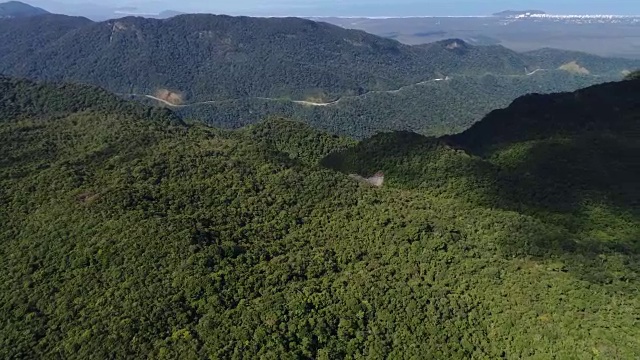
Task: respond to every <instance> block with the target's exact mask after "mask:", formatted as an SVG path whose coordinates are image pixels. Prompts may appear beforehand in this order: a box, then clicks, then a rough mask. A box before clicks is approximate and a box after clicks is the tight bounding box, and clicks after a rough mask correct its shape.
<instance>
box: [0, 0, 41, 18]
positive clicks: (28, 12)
mask: <svg viewBox="0 0 640 360" xmlns="http://www.w3.org/2000/svg"><path fill="white" fill-rule="evenodd" d="M46 14H49V12H48V11H46V10H44V9H41V8H38V7H35V6H31V5H29V4H25V3H23V2H20V1H7V2H3V3H0V19H3V18H25V17H31V16H38V15H46Z"/></svg>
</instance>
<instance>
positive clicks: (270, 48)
mask: <svg viewBox="0 0 640 360" xmlns="http://www.w3.org/2000/svg"><path fill="white" fill-rule="evenodd" d="M38 19H39V20H40V21H41V22H42V23H44V24H46V26H47V27H53V29H51V30H47V29H44V28H43V26H39V24H38V22H37V20H36V19H33V20H32V21H30V24H29V25H24V24H16V22H0V34H1V35H0V41H1V42H2V43H3V48H4V49H6V50H11V51H6V52H3V54H4V55H3V56H0V72H1V73H6V74H11V75H18V76H26V77H32V78H37V79H47V80H73V81H80V82H86V83H92V84H96V85H100V86H104V87H106V88H108V89H110V90H112V91H115V92H119V93H139V94H154V92H155V91H157V90H158V89H167V90H170V91H172V92H175V93H177V94H180V95H181V97H182V100H183V101H187V100H188V101H191V102H194V101H206V100H221V99H236V98H246V97H271V98H277V97H290V98H293V99H301V100H304V99H307V98H312V97H315V98H317V99H319V100H322V99H324V100H330V99H334V98H336V97H339V96H343V95H354V94H361V93H364V92H369V91H373V90H393V89H398V88H400V87H402V86H406V85H410V84H415V83H417V82H420V81H425V80H432V79H435V78H444V76H447V75H455V74H467V75H469V74H474V75H484V74H485V73H491V74H494V75H525V74H526V73H527V71H534V70H536V69H538V68H540V67H541V66H540V64H538V60H540V59H538V58H536V57H530V56H527V55H524V54H519V53H516V52H513V51H510V50H508V49H506V48H503V47H500V46H492V47H486V48H485V47H473V46H471V45H468V44H465V43H464V42H462V41H461V40H455V39H454V40H449V41H445V42H438V43H435V44H429V45H421V46H407V45H403V44H401V43H399V42H396V41H394V40H390V39H385V38H380V37H377V36H374V35H370V34H367V33H364V32H361V31H356V30H346V29H343V28H340V27H337V26H334V25H329V24H326V23H318V22H313V21H310V20H304V19H298V18H249V17H229V16H216V15H182V16H176V17H173V18H171V19H166V20H159V19H144V18H134V17H129V18H123V19H117V20H110V21H107V22H100V23H85V21H84V19H82V20H80V19H76V18H71V17H63V16H58V17H45V18H38ZM79 24H82V25H84V26H78V25H79ZM27 26H29V27H30V28H31V30H32V32H28V31H25V29H26V27H27ZM60 29H66V30H67V31H66V34H64V35H63V34H61V32H60ZM48 32H54V33H55V36H51V37H48V39H49V41H43V40H42V39H43V38H44V37H46V34H47V33H48ZM34 42H37V48H36V47H35V46H34V44H33V43H34ZM25 49H30V50H32V51H30V52H26V51H25ZM12 53H17V54H21V56H20V57H17V56H11V55H10V54H12ZM583 56H585V57H587V58H588V57H589V56H587V55H583ZM558 57H559V55H558ZM562 60H563V62H558V61H556V62H555V63H554V61H553V59H549V58H548V57H545V58H544V65H545V68H546V69H548V70H552V69H556V68H558V67H559V66H561V65H563V64H564V63H565V62H570V61H571V57H568V58H566V59H562ZM573 60H577V59H573ZM607 64H608V67H605V68H598V69H597V70H598V71H597V72H596V71H594V74H600V75H602V74H608V75H612V74H613V75H615V76H621V75H620V73H621V71H623V70H625V69H626V70H630V69H634V68H635V67H640V64H639V63H638V62H634V61H632V60H614V59H612V60H609V61H608V63H607Z"/></svg>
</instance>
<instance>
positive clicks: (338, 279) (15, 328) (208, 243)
mask: <svg viewBox="0 0 640 360" xmlns="http://www.w3.org/2000/svg"><path fill="white" fill-rule="evenodd" d="M0 84H1V86H2V88H1V89H2V92H1V93H0V109H1V110H2V111H3V112H2V113H0V153H2V154H3V156H2V157H1V158H0V242H1V243H2V246H0V260H2V261H0V318H2V319H3V321H2V322H0V358H7V359H9V358H68V359H74V358H77V359H86V358H92V357H94V358H143V357H152V358H160V359H163V358H164V359H173V358H182V359H200V358H202V359H204V358H261V357H262V358H301V359H344V358H360V357H368V358H372V359H385V358H402V357H415V358H549V357H558V358H574V357H575V358H594V357H595V358H597V357H602V358H606V359H634V358H638V356H639V355H640V340H639V339H640V327H638V319H639V318H640V298H639V297H638V293H639V291H640V274H639V273H638V269H640V249H639V248H638V238H639V237H640V234H639V233H638V229H640V214H639V213H638V209H639V208H638V201H637V199H638V188H637V174H638V173H639V172H640V169H638V165H639V164H638V161H637V156H636V155H637V154H638V150H640V147H639V144H638V140H639V137H638V136H637V132H633V131H630V130H633V129H634V128H635V129H637V124H638V121H639V120H640V114H639V111H638V108H637V107H636V106H635V104H636V102H635V101H636V100H634V99H633V97H632V96H622V95H623V94H625V93H629V94H630V93H637V87H638V86H639V85H638V82H635V83H620V84H609V85H603V86H600V87H595V88H592V89H588V90H585V91H584V92H578V93H576V94H573V99H575V100H572V97H571V96H570V95H567V94H563V95H559V96H557V97H556V96H550V97H548V98H546V99H547V101H545V103H547V104H548V103H553V102H554V101H555V99H558V100H557V101H556V102H558V103H560V104H563V103H564V104H566V105H567V107H566V110H563V108H562V107H561V106H560V105H554V106H549V107H547V108H546V110H545V111H546V112H536V113H535V114H539V116H538V115H536V116H535V119H537V122H536V120H535V119H533V118H531V117H532V115H531V114H529V111H530V110H531V109H532V108H533V107H534V106H536V104H538V102H539V98H538V97H528V98H523V99H521V100H519V101H517V102H516V103H515V104H514V105H513V106H512V107H511V108H510V109H508V110H506V112H505V113H504V114H505V115H507V114H508V116H507V117H508V118H509V119H510V120H511V121H512V122H513V123H515V124H517V123H518V120H519V119H525V120H524V122H523V126H525V128H526V129H527V131H531V129H532V128H534V127H535V126H540V127H544V128H545V130H544V131H542V130H541V131H538V132H534V134H537V136H536V137H532V138H525V137H522V136H521V134H520V133H519V131H518V130H517V128H515V127H508V128H507V130H508V131H505V135H503V136H502V137H500V138H497V140H498V141H499V142H500V143H501V144H508V146H500V147H498V148H496V149H492V150H491V151H488V150H486V149H487V148H489V147H490V146H489V145H490V143H489V141H493V140H490V139H493V137H492V136H493V135H492V134H493V133H495V132H501V131H503V130H505V129H503V128H502V127H503V125H504V122H502V121H497V120H491V118H492V117H496V116H498V115H500V114H497V115H496V114H492V115H491V116H490V117H489V119H487V120H486V122H487V125H485V126H487V127H491V126H497V127H498V128H494V129H488V128H487V129H484V128H483V126H481V125H478V127H476V128H472V129H471V130H469V132H468V133H466V135H464V136H463V135H461V137H460V138H459V139H458V138H453V139H452V138H444V139H436V138H426V137H423V136H421V135H417V134H412V133H408V132H402V133H397V132H396V133H388V134H379V135H377V136H375V137H373V138H371V139H367V140H364V141H362V142H360V143H354V142H353V141H351V140H349V139H346V138H340V137H336V136H332V135H328V134H324V133H320V132H317V131H315V130H313V129H311V128H309V127H306V126H303V125H301V124H298V123H296V122H292V121H287V120H282V119H270V120H268V121H266V122H261V123H258V124H254V125H252V126H249V127H247V128H244V129H240V130H234V131H230V130H218V129H214V128H209V127H205V126H203V125H198V124H194V125H186V124H184V123H181V122H176V121H173V119H174V118H173V115H172V114H171V112H168V111H161V112H157V110H154V109H153V108H148V107H144V106H141V105H139V104H136V103H129V102H123V101H122V100H118V99H117V98H116V97H114V96H110V95H109V94H107V93H106V92H105V91H104V90H100V89H96V88H92V87H88V86H84V85H82V86H77V85H46V84H36V83H32V82H30V81H25V80H13V79H6V78H3V79H0ZM596 95H598V96H596ZM581 98H584V101H585V102H587V101H588V102H589V104H588V106H589V108H590V109H597V108H598V104H600V105H601V106H602V109H603V110H602V111H601V112H599V113H597V114H598V116H597V117H595V116H594V117H590V118H588V120H589V121H588V123H589V124H591V123H594V124H600V125H595V126H584V127H582V125H580V126H579V127H571V126H570V127H571V131H564V127H563V124H564V123H566V124H581V123H580V122H581V121H582V120H580V119H579V118H580V117H581V116H582V115H583V114H582V113H580V112H577V113H574V112H573V111H574V110H576V105H575V104H574V102H576V101H577V102H579V103H580V101H581V100H580V99H581ZM529 103H530V104H531V105H527V104H529ZM519 109H521V110H519ZM520 111H524V113H521V112H520ZM616 112H618V113H619V114H618V115H616V116H617V117H616V116H613V117H612V115H614V114H616ZM559 114H562V115H559ZM600 115H601V116H600ZM612 119H613V120H615V124H623V125H624V126H622V125H620V126H618V125H615V126H611V127H607V126H603V125H601V124H603V123H607V122H609V121H611V120H612ZM536 123H537V124H538V125H535V124H536ZM554 129H555V130H554ZM580 129H581V130H580ZM617 129H619V130H620V131H619V130H617ZM490 130H491V131H490ZM603 130H605V131H603ZM622 130H624V132H623V131H622ZM487 136H489V137H488V138H487V139H488V140H486V141H487V142H486V143H482V146H483V148H482V151H479V152H476V151H475V150H474V151H469V150H463V149H464V148H472V147H473V146H471V144H472V143H470V142H468V140H465V139H466V138H473V137H482V138H484V137H487ZM454 140H455V141H456V142H457V143H454ZM323 164H324V165H329V166H330V167H335V168H339V169H340V170H342V171H344V172H345V173H341V172H337V171H334V170H332V169H331V168H326V167H323V166H322V165H323ZM378 171H384V175H385V180H384V185H383V186H382V187H380V188H373V187H371V186H370V185H368V184H360V183H359V181H358V180H356V179H361V178H362V177H367V176H370V175H371V174H373V173H375V172H378ZM350 174H354V175H360V177H358V176H353V178H352V177H350V176H348V175H350Z"/></svg>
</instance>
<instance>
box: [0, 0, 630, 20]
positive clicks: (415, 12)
mask: <svg viewBox="0 0 640 360" xmlns="http://www.w3.org/2000/svg"><path fill="white" fill-rule="evenodd" d="M2 2H4V1H2ZM24 2H25V3H28V4H31V5H34V6H38V7H41V8H44V9H45V10H48V11H51V12H58V13H65V14H70V15H78V14H85V15H92V14H91V13H92V12H93V13H95V14H98V13H101V12H113V11H116V10H120V11H123V12H130V13H159V12H161V11H164V10H174V11H180V12H206V13H217V14H223V13H224V14H230V15H256V16H371V17H384V16H386V17H394V16H398V17H401V16H482V15H491V14H492V13H495V12H498V11H503V10H525V9H535V10H543V11H546V12H548V13H552V14H610V15H640V2H639V1H636V0H613V1H608V2H606V3H604V2H603V1H602V0H582V1H580V0H567V1H563V2H558V1H550V0H532V1H528V2H522V1H514V0H497V1H491V2H490V3H489V4H487V1H485V0H432V1H427V2H425V1H416V0H396V1H389V0H386V1H381V0H350V1H348V2H347V1H341V0H307V1H301V0H299V1H294V0H274V1H270V2H268V3H266V2H264V1H259V0H235V1H233V2H228V1H198V0H182V1H179V2H176V1H170V0H156V1H145V0H140V1H125V0H101V1H97V0H27V1H24Z"/></svg>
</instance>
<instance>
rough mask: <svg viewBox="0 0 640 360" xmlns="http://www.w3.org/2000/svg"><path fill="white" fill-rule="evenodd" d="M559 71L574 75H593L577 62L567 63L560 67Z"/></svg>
mask: <svg viewBox="0 0 640 360" xmlns="http://www.w3.org/2000/svg"><path fill="white" fill-rule="evenodd" d="M558 69H560V70H564V71H568V72H570V73H573V74H580V75H589V74H591V72H590V71H589V69H587V68H585V67H582V66H580V65H579V64H578V62H577V61H572V62H569V63H566V64H564V65H562V66H560V67H559V68H558Z"/></svg>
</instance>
